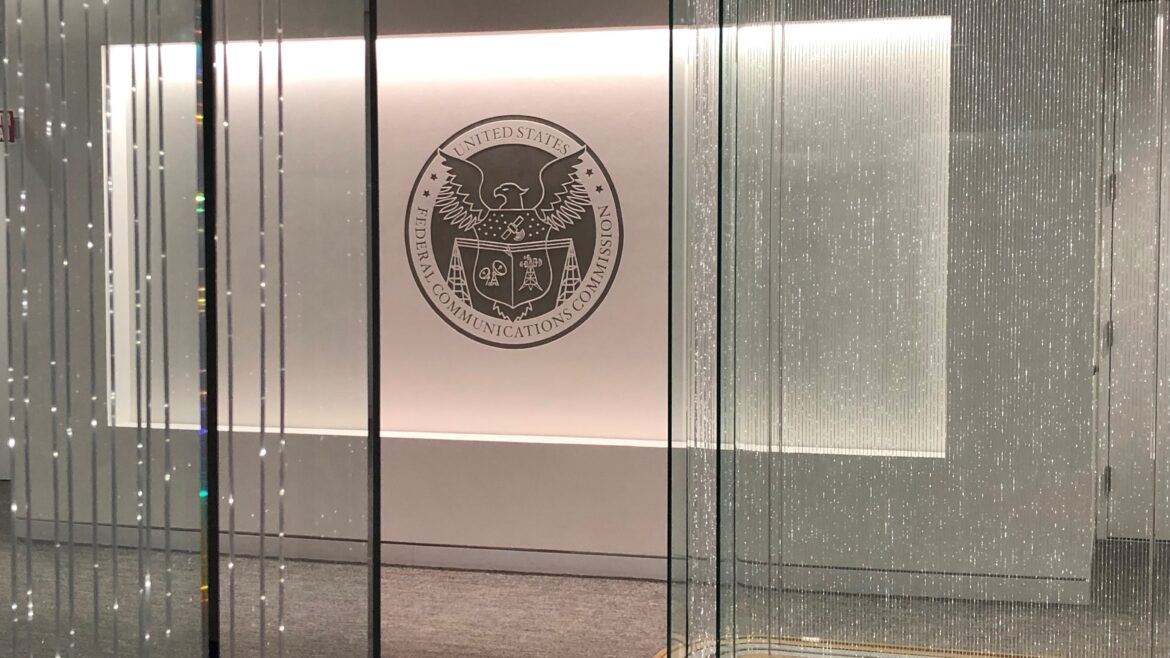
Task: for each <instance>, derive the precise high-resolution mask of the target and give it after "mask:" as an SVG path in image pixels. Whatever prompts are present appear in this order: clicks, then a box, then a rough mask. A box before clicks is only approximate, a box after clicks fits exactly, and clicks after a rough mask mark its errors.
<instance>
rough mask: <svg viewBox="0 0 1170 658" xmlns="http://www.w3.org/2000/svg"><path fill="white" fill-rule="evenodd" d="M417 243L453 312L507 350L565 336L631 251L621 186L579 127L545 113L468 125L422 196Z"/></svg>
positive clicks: (421, 280) (443, 303) (436, 302)
mask: <svg viewBox="0 0 1170 658" xmlns="http://www.w3.org/2000/svg"><path fill="white" fill-rule="evenodd" d="M406 251H407V254H408V255H409V258H410V267H411V271H412V272H413V274H414V280H415V281H416V282H417V283H418V287H419V290H420V291H421V292H422V294H423V296H424V297H425V298H426V300H427V302H429V303H430V305H431V308H433V309H434V310H435V312H436V313H438V314H439V315H440V316H441V317H442V318H443V319H444V320H446V321H447V323H448V324H450V325H451V326H452V327H454V328H455V329H457V330H459V331H460V332H462V333H463V334H464V335H466V336H468V337H469V338H473V339H475V340H477V341H480V342H481V343H486V344H488V345H495V346H497V347H511V348H518V347H532V346H534V345H541V344H544V343H547V342H549V341H552V340H556V339H557V338H560V337H561V336H564V335H565V334H567V333H568V332H570V331H572V330H573V329H574V328H576V327H577V326H578V325H580V324H581V323H582V322H584V321H585V319H586V318H588V317H589V315H590V314H591V313H593V311H595V310H596V309H597V307H598V305H600V304H601V302H602V300H603V299H604V298H605V293H606V292H607V291H608V290H609V286H610V284H611V283H612V282H613V277H614V274H615V273H616V272H617V268H618V261H619V260H620V258H621V251H622V218H621V210H620V208H619V206H618V197H617V191H616V190H614V189H613V181H612V180H610V178H609V174H608V173H607V172H606V171H605V167H604V166H603V165H602V164H601V160H599V159H598V158H597V155H596V154H594V153H593V150H592V149H590V148H589V146H588V145H586V144H585V143H584V142H582V141H581V140H580V139H579V138H578V137H577V136H576V135H574V134H573V133H571V132H569V131H568V130H565V129H564V128H562V127H560V126H558V125H556V124H553V123H550V122H548V121H544V120H542V119H537V118H534V117H525V116H506V117H496V118H494V119H488V120H486V121H481V122H479V123H477V124H475V125H472V126H469V127H467V128H464V129H463V130H461V131H459V132H458V133H456V134H455V135H454V136H452V137H451V138H450V139H448V140H447V141H445V142H443V144H442V145H441V146H439V148H437V149H436V150H435V152H434V153H433V154H432V155H431V157H430V158H429V159H428V160H427V163H426V165H425V166H424V167H423V169H422V171H421V172H420V173H419V176H418V179H417V180H416V181H415V183H414V189H413V190H411V193H410V205H409V206H408V208H407V216H406Z"/></svg>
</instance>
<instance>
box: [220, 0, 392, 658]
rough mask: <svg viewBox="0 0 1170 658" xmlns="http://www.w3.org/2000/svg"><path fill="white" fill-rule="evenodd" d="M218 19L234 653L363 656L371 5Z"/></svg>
mask: <svg viewBox="0 0 1170 658" xmlns="http://www.w3.org/2000/svg"><path fill="white" fill-rule="evenodd" d="M216 10H217V16H216V20H217V21H218V22H217V24H216V26H215V30H216V37H217V41H218V44H217V52H216V55H217V62H218V65H219V66H218V73H219V79H218V82H219V84H220V87H219V89H218V94H219V107H218V111H219V118H220V120H221V126H220V131H219V135H218V144H217V147H218V154H219V157H218V159H217V166H218V170H219V195H218V199H219V204H218V209H217V210H218V217H217V219H218V244H219V250H218V251H219V259H220V260H219V271H218V274H219V298H218V299H219V324H218V329H219V356H220V358H219V368H220V370H219V419H220V463H219V469H220V470H219V485H220V510H221V516H220V530H221V534H220V538H219V550H220V555H219V559H220V584H221V589H220V596H221V601H222V603H221V620H220V648H221V652H222V655H225V656H254V655H260V656H263V655H275V656H279V655H290V656H293V655H309V654H316V655H362V654H364V653H366V651H367V646H368V642H369V639H368V638H369V636H368V627H367V614H366V607H367V601H368V600H369V598H368V593H369V589H368V588H369V586H370V583H369V582H368V578H367V568H366V564H367V550H368V545H367V539H368V529H367V521H366V518H367V517H366V511H367V504H368V496H370V495H376V492H375V493H374V494H371V493H370V492H369V491H368V489H369V486H368V478H367V462H366V439H365V431H364V427H365V422H366V420H365V419H366V414H367V406H366V400H367V395H366V362H367V358H368V351H367V342H366V328H365V327H366V285H367V268H366V211H365V194H366V192H365V157H364V154H365V142H366V133H365V127H364V123H363V117H364V107H365V101H364V95H363V89H364V81H365V74H364V68H363V62H364V59H363V55H362V53H363V46H362V39H361V33H362V4H361V2H341V3H338V2H332V3H304V2H290V1H287V0H250V1H248V2H224V3H221V4H219V5H217V7H216Z"/></svg>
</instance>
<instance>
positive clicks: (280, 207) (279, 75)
mask: <svg viewBox="0 0 1170 658" xmlns="http://www.w3.org/2000/svg"><path fill="white" fill-rule="evenodd" d="M276 264H277V276H278V282H277V288H278V290H277V303H278V304H279V309H278V311H277V318H278V322H279V326H278V327H277V340H278V345H277V369H278V372H279V377H280V380H279V382H278V384H277V387H278V388H277V394H278V395H279V397H280V399H279V401H278V403H277V404H278V407H277V414H278V415H279V418H278V423H279V427H278V432H279V435H278V436H277V439H278V440H279V444H278V446H277V453H278V460H279V463H278V465H277V469H278V471H277V476H276V477H277V483H276V486H277V501H276V505H277V512H276V547H277V548H276V551H277V558H276V559H277V576H278V578H279V581H278V583H277V594H276V631H277V636H276V655H277V656H278V658H284V594H285V579H286V578H287V574H286V566H287V565H286V564H285V560H284V486H285V479H284V478H285V468H286V466H287V462H286V459H287V456H286V455H285V452H284V448H285V401H286V389H285V383H286V382H285V366H286V365H287V364H286V361H285V347H286V345H285V329H286V327H287V321H288V316H287V314H286V310H285V299H286V290H285V272H284V0H276Z"/></svg>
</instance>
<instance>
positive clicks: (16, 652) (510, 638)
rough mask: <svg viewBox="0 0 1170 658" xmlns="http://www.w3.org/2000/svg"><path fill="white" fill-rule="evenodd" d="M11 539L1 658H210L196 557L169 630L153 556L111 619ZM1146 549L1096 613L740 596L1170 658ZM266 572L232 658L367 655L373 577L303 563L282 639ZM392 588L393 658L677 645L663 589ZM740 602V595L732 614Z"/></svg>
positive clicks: (4, 557)
mask: <svg viewBox="0 0 1170 658" xmlns="http://www.w3.org/2000/svg"><path fill="white" fill-rule="evenodd" d="M8 505H9V502H8V496H7V488H6V484H5V483H0V509H6V508H7V507H8ZM7 524H8V515H7V514H0V600H3V601H5V602H7V601H8V600H9V598H10V596H11V591H12V587H13V584H14V581H13V579H12V573H13V565H14V564H15V569H16V574H17V579H16V581H15V585H16V589H17V597H16V600H17V602H18V605H17V609H16V611H15V612H16V618H17V619H18V622H17V623H12V622H11V621H10V620H9V619H4V620H0V656H8V655H13V656H53V655H55V654H56V652H57V651H58V650H60V651H61V655H70V654H69V652H68V649H69V645H70V642H69V641H67V640H68V639H69V638H70V634H69V629H70V628H73V629H75V633H74V635H73V636H72V638H71V639H72V644H73V648H74V650H73V652H72V655H74V656H86V657H88V656H136V655H139V637H138V628H139V615H140V613H141V614H144V615H146V617H147V622H148V623H147V626H148V627H149V628H150V629H152V632H153V636H152V638H151V640H150V646H151V648H152V651H151V652H150V655H154V656H178V657H185V656H198V655H199V654H200V651H199V647H200V638H201V634H200V625H201V621H200V608H199V601H198V592H199V589H198V587H199V573H200V562H199V557H198V556H197V555H192V554H185V553H175V554H173V556H172V562H171V572H170V575H171V583H172V585H171V588H170V589H171V591H172V596H171V597H170V606H169V607H170V612H169V623H168V611H167V607H168V606H167V605H166V601H167V597H166V596H165V592H166V591H167V587H166V573H167V571H166V568H165V566H166V565H165V563H164V560H163V556H162V555H161V554H159V553H158V552H155V553H153V554H151V555H149V556H148V557H149V560H148V562H149V566H150V573H151V574H152V591H151V595H150V597H149V601H150V605H149V606H146V607H142V606H140V605H139V600H140V596H139V592H138V591H137V590H136V589H135V584H136V582H137V578H138V560H137V554H136V551H135V549H133V548H128V549H121V550H119V551H118V556H119V563H118V568H117V576H118V581H119V582H118V590H119V602H120V605H119V609H118V610H117V611H115V610H113V609H112V606H111V605H110V604H111V602H112V600H113V599H112V596H111V594H112V592H113V588H114V582H113V576H114V573H115V572H114V569H113V568H112V563H111V558H112V555H111V549H110V548H109V547H101V548H100V549H99V552H98V556H97V564H98V567H99V568H98V569H97V570H96V573H97V576H98V578H97V591H98V596H97V599H98V601H99V603H100V605H99V606H98V607H97V609H96V611H95V609H94V606H93V601H94V578H93V575H94V573H95V572H94V570H93V569H92V565H93V563H94V560H93V556H92V554H91V548H90V546H89V545H88V544H84V545H78V546H77V547H76V550H75V551H74V553H73V556H74V560H73V569H74V577H73V578H72V583H73V586H72V591H70V585H69V583H70V579H69V577H68V565H69V559H68V558H69V552H68V551H67V550H65V548H62V549H61V550H54V547H53V545H52V544H47V543H34V544H32V546H31V550H30V547H29V545H28V544H26V543H23V542H21V543H19V544H16V545H15V546H14V544H13V540H12V538H13V534H12V531H11V528H9V527H8V526H7ZM1148 548H1149V547H1148V545H1147V544H1145V543H1143V542H1106V543H1103V544H1101V545H1100V546H1099V549H1098V551H1097V556H1096V560H1095V563H1094V577H1093V594H1092V600H1091V601H1090V603H1089V604H1087V605H1030V604H1012V603H1002V602H987V601H961V600H940V599H920V598H902V597H877V596H858V595H841V594H821V593H810V592H787V591H785V592H777V591H740V592H737V593H735V597H736V600H737V603H738V604H739V606H740V608H739V611H738V615H737V616H738V618H739V620H740V627H739V629H738V630H740V631H741V632H742V633H744V634H777V635H782V636H787V637H820V638H827V639H833V640H837V641H843V642H861V643H870V644H881V645H896V646H917V647H929V648H931V649H938V650H948V649H949V650H961V651H971V652H994V653H1001V654H1018V655H1024V656H1043V657H1046V658H1047V657H1056V656H1069V657H1075V658H1138V657H1142V658H1146V657H1150V658H1152V657H1154V656H1159V657H1161V656H1170V607H1168V605H1167V601H1170V577H1168V575H1170V550H1167V548H1166V547H1165V546H1163V547H1162V548H1161V549H1160V550H1159V553H1158V554H1157V555H1156V560H1155V562H1154V571H1153V573H1154V578H1153V579H1152V581H1153V587H1154V591H1153V596H1152V597H1151V596H1148V594H1147V592H1148V591H1149V590H1148V584H1149V582H1150V581H1151V579H1150V578H1149V577H1148V576H1149V574H1150V573H1151V572H1150V570H1149V564H1150V563H1149V553H1148ZM14 558H15V562H13V560H14ZM58 562H59V563H58ZM266 564H267V567H266V569H267V570H266V572H265V577H266V581H267V587H268V605H267V606H265V607H264V610H265V613H266V618H265V619H264V623H263V628H264V631H263V637H264V652H263V654H262V652H261V635H262V633H261V627H262V624H261V620H260V611H261V608H262V606H261V605H260V596H259V592H260V588H259V579H260V571H259V562H258V561H257V560H254V559H240V560H237V563H236V565H235V568H234V573H235V578H234V591H232V590H231V588H230V587H229V581H228V579H227V577H226V573H225V577H224V579H223V581H222V587H223V590H222V591H223V592H224V600H225V602H233V604H232V605H227V606H226V607H225V609H224V628H223V631H224V632H223V634H222V638H223V641H224V649H225V651H224V654H223V655H225V656H228V655H233V656H248V657H251V656H260V655H266V656H274V657H275V656H278V655H280V653H279V651H278V650H279V649H280V648H281V645H283V655H284V656H289V657H290V658H291V657H294V656H306V657H318V656H320V657H325V656H329V657H334V656H343V657H348V656H354V657H357V656H361V655H364V649H365V646H366V645H365V642H366V640H365V628H366V616H367V607H366V574H365V569H364V567H362V566H360V565H353V564H327V563H314V562H302V561H290V562H289V563H288V569H287V572H286V576H287V578H286V584H285V593H284V599H283V600H284V613H283V622H284V632H283V633H281V632H280V630H279V627H278V626H279V622H278V619H277V614H278V609H277V600H278V598H277V586H278V585H277V584H278V582H279V579H280V573H279V571H278V570H277V567H276V564H275V562H274V561H268V562H267V563H266ZM27 570H31V572H32V578H31V581H29V580H28V579H27V577H26V575H25V574H26V571H27ZM224 571H225V572H226V568H225V569H224ZM58 575H60V576H61V577H58ZM381 575H382V592H383V597H382V608H383V616H382V633H383V638H384V641H383V655H386V656H399V657H402V658H455V657H459V658H548V657H554V656H555V657H556V658H650V657H651V656H653V655H654V654H655V653H656V652H657V651H658V650H659V649H660V648H661V647H662V646H663V645H664V644H665V637H666V629H665V617H666V609H665V608H666V594H667V592H666V587H665V585H664V584H662V583H653V582H642V581H623V580H609V579H593V578H571V577H555V576H537V575H520V574H501V573H484V572H470V571H442V570H426V569H407V568H392V567H387V568H383V569H382V571H381ZM28 582H31V583H32V587H31V589H32V596H33V601H34V608H33V610H34V614H33V616H32V618H31V619H29V618H28V615H27V607H26V593H25V591H24V590H25V588H26V587H27V583H28ZM58 587H60V590H58V589H57V588H58ZM730 599H731V593H728V595H727V597H726V598H725V600H730ZM55 600H61V601H62V602H70V601H72V603H73V605H72V609H70V606H68V605H67V604H63V605H62V606H60V607H59V608H58V607H57V606H54V601H55ZM1151 602H1152V606H1153V608H1152V609H1151V607H1150V605H1151ZM71 617H72V620H73V622H72V624H70V618H71ZM167 628H169V629H170V634H169V637H168V636H167V633H166V629H167ZM115 632H117V634H118V638H117V650H115V649H114V646H115V642H114V633H115ZM278 638H280V641H279V642H278Z"/></svg>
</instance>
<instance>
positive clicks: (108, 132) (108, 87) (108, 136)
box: [95, 0, 121, 654]
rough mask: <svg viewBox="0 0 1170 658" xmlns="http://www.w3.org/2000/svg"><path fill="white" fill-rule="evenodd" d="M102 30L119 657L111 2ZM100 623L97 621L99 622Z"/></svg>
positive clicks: (115, 642) (113, 604)
mask: <svg viewBox="0 0 1170 658" xmlns="http://www.w3.org/2000/svg"><path fill="white" fill-rule="evenodd" d="M102 7H103V11H102V26H103V35H104V41H105V44H106V47H107V50H106V54H105V56H104V57H103V70H104V75H105V83H104V85H103V86H104V91H105V93H104V98H103V101H102V121H103V125H104V127H103V131H104V137H105V139H104V141H105V158H106V162H105V184H104V185H103V186H102V188H103V190H104V191H105V202H106V277H105V280H106V317H107V322H106V341H105V342H106V345H107V350H108V351H109V357H108V366H107V367H108V368H109V374H108V376H107V378H106V381H107V385H108V386H109V404H108V405H107V408H108V419H107V425H108V426H109V439H110V445H109V448H110V578H111V585H110V608H111V613H112V614H111V622H110V625H111V628H110V638H111V642H112V646H113V651H114V653H115V654H117V653H118V651H119V648H120V639H121V638H119V623H118V609H119V608H120V607H121V605H120V602H119V595H120V594H119V589H118V584H119V582H118V581H119V575H118V562H119V560H118V450H117V443H118V441H117V437H118V431H117V427H116V426H117V417H118V416H117V411H118V395H117V392H118V389H117V341H115V340H114V339H113V336H114V330H115V326H116V325H115V323H116V315H115V299H116V296H115V294H114V254H115V251H114V179H113V170H114V147H113V94H112V84H111V79H112V77H113V76H112V73H113V70H112V68H111V63H110V59H111V57H110V51H109V47H110V46H111V45H112V44H113V40H112V39H111V38H110V37H111V33H110V3H109V0H102ZM95 623H96V618H95Z"/></svg>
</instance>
